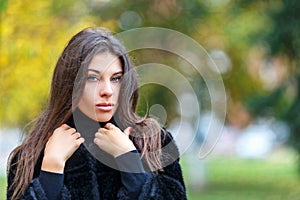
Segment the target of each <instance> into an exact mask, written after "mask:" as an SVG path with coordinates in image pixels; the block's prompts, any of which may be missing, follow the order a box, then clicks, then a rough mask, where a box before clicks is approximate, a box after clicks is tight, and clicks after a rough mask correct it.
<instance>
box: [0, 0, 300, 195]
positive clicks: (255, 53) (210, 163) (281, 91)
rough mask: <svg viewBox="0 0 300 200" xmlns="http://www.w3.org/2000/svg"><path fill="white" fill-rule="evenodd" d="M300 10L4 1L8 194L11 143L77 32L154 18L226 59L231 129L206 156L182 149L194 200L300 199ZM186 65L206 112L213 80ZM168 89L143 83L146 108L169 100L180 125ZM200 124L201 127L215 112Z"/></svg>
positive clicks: (288, 3)
mask: <svg viewBox="0 0 300 200" xmlns="http://www.w3.org/2000/svg"><path fill="white" fill-rule="evenodd" d="M299 9H300V1H297V0H285V1H284V0H274V1H259V0H239V1H233V0H211V1H205V0H181V1H180V0H163V1H162V0H141V1H126V0H116V1H113V0H82V1H74V0H64V1H60V0H49V1H28V0H22V1H18V0H10V1H8V0H1V1H0V14H1V18H0V19H1V21H0V31H1V32H0V34H1V35H0V53H1V54H0V55H1V56H0V69H1V74H0V96H1V99H0V101H1V103H0V105H1V109H0V130H1V132H0V170H1V173H0V176H1V178H0V200H2V199H5V188H6V178H5V177H6V174H5V168H6V159H7V154H8V152H10V151H11V149H12V148H13V147H14V146H15V145H17V143H18V142H19V132H20V129H22V128H23V127H24V125H25V124H27V123H28V122H29V121H31V120H32V119H34V118H35V117H36V116H37V115H38V114H39V113H40V112H41V110H42V109H43V107H44V106H45V103H46V101H47V96H48V93H49V84H50V81H51V74H52V71H53V68H54V66H55V63H56V60H57V58H58V56H59V54H60V53H61V51H62V50H63V48H64V46H65V45H66V43H67V41H68V40H69V39H70V37H71V36H72V35H74V34H75V33H76V32H78V31H79V30H81V29H83V28H85V27H90V26H101V27H106V28H109V29H110V30H112V31H113V32H115V33H118V32H121V31H125V30H129V29H132V28H139V27H150V26H153V27H164V28H169V29H172V30H176V31H179V32H181V33H184V34H186V35H188V36H189V37H191V38H193V39H194V40H196V41H197V42H198V43H199V44H200V45H202V46H203V47H204V48H205V50H206V51H207V53H208V54H209V55H210V56H211V58H212V59H213V60H214V61H215V63H216V64H217V66H218V68H219V70H220V73H221V76H222V79H223V82H224V86H225V90H226V96H227V102H226V103H227V105H226V106H227V112H226V119H225V124H224V129H223V133H222V137H221V138H220V140H219V142H218V143H217V145H216V146H215V149H214V151H212V152H211V153H210V154H209V155H208V156H207V157H206V158H202V159H198V158H197V156H196V154H197V148H194V149H193V150H192V151H193V153H189V152H187V153H186V154H184V155H183V156H182V159H181V163H182V167H183V172H184V177H185V181H186V185H187V191H188V196H189V199H211V200H216V199H239V200H243V199H272V200H273V199H299V193H300V190H299V189H297V188H299V186H300V182H299V172H300V170H299V169H300V167H299V166H300V164H299V159H298V157H299V153H300V115H299V114H298V110H300V72H299V69H300V66H299V64H300V60H299V55H300V53H299V51H300V37H299V35H300V23H299V21H300V14H299V12H298V11H299ZM130 55H131V56H132V58H133V61H134V63H135V64H136V65H137V66H138V65H139V64H143V63H147V62H157V63H163V64H166V65H168V66H171V67H173V68H174V69H177V70H178V71H180V70H179V68H180V67H181V66H180V65H184V64H183V61H180V62H179V61H178V59H174V55H170V54H169V53H168V52H160V51H157V50H144V51H138V52H131V53H130ZM180 63H181V64H180ZM180 72H181V73H182V74H184V76H185V77H186V78H187V79H190V83H191V85H192V86H193V88H194V90H195V91H197V92H196V93H197V97H198V99H199V101H200V102H201V111H204V113H205V112H210V109H211V108H210V103H211V101H210V99H209V97H210V94H209V92H208V91H207V88H205V82H204V81H203V80H202V78H200V77H199V76H197V74H195V72H193V71H192V70H191V68H188V67H186V68H184V69H182V68H181V71H180ZM167 89H168V88H164V87H159V86H155V85H150V86H145V87H142V88H141V90H142V93H143V94H145V95H144V96H143V98H142V100H143V99H147V100H146V103H145V102H143V101H141V102H140V104H139V110H138V112H139V113H140V114H147V113H146V111H144V110H145V109H144V107H145V105H147V106H151V105H156V104H159V105H162V106H163V107H164V109H165V111H166V113H167V117H166V120H163V124H164V125H165V126H167V127H170V128H171V127H172V122H173V121H174V120H176V118H178V117H180V113H178V112H177V111H176V105H177V103H178V102H177V101H176V100H174V99H175V98H172V95H173V94H172V93H170V92H169V91H168V90H167ZM215 114H216V115H218V113H215ZM157 117H158V118H159V117H160V116H159V115H158V116H157ZM193 120H194V119H193ZM193 120H192V121H193ZM192 123H195V122H194V121H193V122H192ZM196 123H199V124H200V125H199V127H200V128H199V130H195V131H198V132H199V133H198V135H200V136H201V134H203V131H202V130H201V127H203V126H205V120H204V119H203V120H201V121H199V122H198V121H197V122H196ZM203 124H204V125H203ZM191 127H192V130H193V128H194V124H192V125H191ZM201 131H202V132H201ZM201 137H202V139H201ZM201 137H200V139H199V141H198V143H197V144H196V146H197V145H198V146H199V145H201V142H203V137H204V136H203V135H202V136H201ZM204 138H205V137H204ZM195 152H196V153H195ZM192 155H193V156H192Z"/></svg>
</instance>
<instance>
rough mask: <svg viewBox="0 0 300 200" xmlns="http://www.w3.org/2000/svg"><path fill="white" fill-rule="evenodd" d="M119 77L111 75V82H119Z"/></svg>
mask: <svg viewBox="0 0 300 200" xmlns="http://www.w3.org/2000/svg"><path fill="white" fill-rule="evenodd" d="M121 78H122V76H116V77H113V78H112V79H111V80H112V81H113V82H120V81H121Z"/></svg>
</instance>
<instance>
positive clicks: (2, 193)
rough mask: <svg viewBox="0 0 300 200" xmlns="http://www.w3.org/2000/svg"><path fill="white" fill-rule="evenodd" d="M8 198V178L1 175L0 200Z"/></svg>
mask: <svg viewBox="0 0 300 200" xmlns="http://www.w3.org/2000/svg"><path fill="white" fill-rule="evenodd" d="M5 199H6V178H4V177H0V200H5Z"/></svg>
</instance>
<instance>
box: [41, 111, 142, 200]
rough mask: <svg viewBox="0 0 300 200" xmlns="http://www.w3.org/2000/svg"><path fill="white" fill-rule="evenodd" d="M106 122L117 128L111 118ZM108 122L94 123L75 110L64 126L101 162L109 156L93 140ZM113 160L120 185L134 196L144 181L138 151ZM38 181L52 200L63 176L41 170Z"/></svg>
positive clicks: (56, 194) (61, 182)
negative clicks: (70, 129)
mask: <svg viewBox="0 0 300 200" xmlns="http://www.w3.org/2000/svg"><path fill="white" fill-rule="evenodd" d="M108 122H109V123H112V124H114V125H116V126H118V125H117V124H116V122H115V121H114V119H113V118H112V119H111V120H110V121H108ZM108 122H96V121H94V120H92V119H90V118H89V117H87V116H86V115H85V114H83V113H82V112H81V111H80V110H78V109H76V110H75V111H74V112H73V115H72V116H71V117H70V118H69V119H68V120H67V122H66V124H67V125H69V126H70V127H72V128H75V129H76V130H77V131H78V132H79V133H80V134H81V136H82V137H83V138H84V139H85V142H84V144H83V145H84V146H85V148H87V149H88V150H89V152H90V153H91V154H92V155H93V156H94V157H96V158H97V159H98V160H99V161H100V162H101V161H102V158H100V156H110V155H108V154H107V153H105V152H103V151H102V150H100V149H99V148H98V147H97V146H96V145H95V144H94V142H93V140H94V135H95V133H96V132H97V130H98V129H99V128H100V127H104V126H105V124H106V123H108ZM95 149H96V150H97V151H99V152H102V154H99V153H97V152H95V151H96V150H95ZM99 155H100V156H99ZM110 158H111V159H113V157H112V156H110ZM107 160H109V159H105V161H107ZM113 160H114V163H115V164H116V167H117V168H118V169H119V171H120V174H121V181H122V184H123V185H124V187H125V188H126V189H127V190H128V192H129V193H132V195H136V193H137V192H138V191H139V190H140V187H141V186H142V185H143V183H144V181H145V171H144V168H143V165H142V162H141V160H140V157H139V153H138V151H137V150H134V151H131V152H127V153H124V154H122V155H120V156H118V157H116V158H114V159H113ZM104 164H107V163H104ZM108 164H111V163H108ZM109 166H110V165H109ZM39 181H40V183H41V185H42V187H43V189H44V191H45V194H46V196H47V198H48V199H49V200H52V199H53V200H54V199H57V197H58V195H59V193H60V191H61V190H62V188H63V184H64V183H63V182H64V174H59V173H53V172H47V171H43V170H41V172H40V175H39ZM132 183H134V184H132Z"/></svg>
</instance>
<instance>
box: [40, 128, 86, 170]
mask: <svg viewBox="0 0 300 200" xmlns="http://www.w3.org/2000/svg"><path fill="white" fill-rule="evenodd" d="M83 142H84V139H83V138H82V137H81V136H80V133H78V132H76V130H75V129H74V128H71V127H70V126H68V125H66V124H63V125H61V126H60V127H58V128H57V129H55V130H54V132H53V134H52V136H51V137H50V138H49V140H48V142H47V144H46V148H45V152H44V158H43V162H42V170H44V171H49V172H55V173H63V171H64V167H65V163H66V161H67V160H68V159H69V158H70V157H71V156H72V154H73V153H74V152H75V151H76V149H78V147H79V146H80V144H82V143H83Z"/></svg>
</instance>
